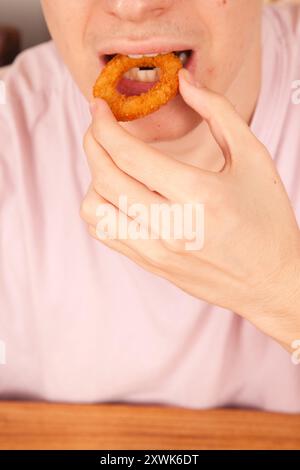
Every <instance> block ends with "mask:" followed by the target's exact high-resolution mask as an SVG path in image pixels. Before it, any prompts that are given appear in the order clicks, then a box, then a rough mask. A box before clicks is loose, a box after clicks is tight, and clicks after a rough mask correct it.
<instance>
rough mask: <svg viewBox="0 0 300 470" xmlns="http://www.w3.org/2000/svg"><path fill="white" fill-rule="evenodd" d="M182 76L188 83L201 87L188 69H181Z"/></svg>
mask: <svg viewBox="0 0 300 470" xmlns="http://www.w3.org/2000/svg"><path fill="white" fill-rule="evenodd" d="M180 73H181V75H182V76H183V78H184V79H185V80H186V81H187V82H188V83H190V84H191V85H193V86H195V87H199V86H200V85H199V83H198V82H197V81H196V80H195V77H194V76H193V75H192V74H191V72H189V70H187V69H181V71H180Z"/></svg>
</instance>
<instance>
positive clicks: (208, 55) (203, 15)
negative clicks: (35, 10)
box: [41, 0, 262, 141]
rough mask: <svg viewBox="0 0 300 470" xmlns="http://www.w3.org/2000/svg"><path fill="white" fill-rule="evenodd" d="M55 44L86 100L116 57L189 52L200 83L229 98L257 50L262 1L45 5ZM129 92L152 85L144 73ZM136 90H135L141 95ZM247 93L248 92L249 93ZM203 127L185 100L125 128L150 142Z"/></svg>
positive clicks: (118, 0)
mask: <svg viewBox="0 0 300 470" xmlns="http://www.w3.org/2000/svg"><path fill="white" fill-rule="evenodd" d="M41 1H42V6H43V9H44V13H45V17H46V20H47V22H48V26H49V29H50V32H51V34H52V37H53V39H54V41H55V43H56V45H57V47H58V49H59V51H60V53H61V55H62V57H63V59H64V61H65V63H66V64H67V66H68V67H69V69H70V71H71V73H72V75H73V77H74V79H75V81H76V82H77V84H78V86H79V87H80V89H81V91H82V93H83V94H84V96H85V97H86V98H87V99H88V100H90V99H91V98H92V89H93V85H94V83H95V81H96V78H97V77H98V75H99V73H100V71H101V69H102V68H103V67H104V65H105V63H106V62H107V60H108V59H109V58H110V56H111V55H113V54H116V53H122V54H143V53H145V54H146V53H152V52H153V53H158V52H170V51H176V52H178V53H179V52H183V51H185V55H184V54H183V55H181V57H182V59H183V61H184V65H185V67H187V68H188V69H189V70H190V71H191V72H192V74H193V75H194V77H195V78H196V80H197V81H198V82H200V83H201V84H203V85H205V86H207V87H208V88H210V89H212V90H214V91H217V92H219V93H222V94H225V95H226V93H227V92H228V90H229V89H230V87H231V86H232V85H233V83H234V81H235V80H236V78H237V77H238V75H239V73H240V71H241V70H242V68H243V67H244V66H245V63H246V61H247V60H248V58H249V55H250V54H253V49H254V48H255V47H257V45H258V43H259V39H260V38H259V31H260V20H261V6H262V0H251V1H249V0H64V1H61V0H41ZM131 78H134V80H132V82H133V83H132V84H128V82H127V89H126V93H130V91H131V92H132V91H134V90H135V92H136V89H143V87H147V86H149V84H148V85H145V83H143V84H136V82H137V81H140V80H145V79H146V80H153V75H152V77H151V74H150V75H149V74H145V73H140V72H139V73H138V74H137V75H135V76H134V77H133V76H132V77H131ZM135 87H137V88H135ZM245 93H247V90H245ZM199 122H200V118H199V116H197V115H196V114H195V112H194V111H192V110H191V108H189V107H188V106H187V105H186V104H185V103H184V101H183V100H182V98H181V96H180V95H178V96H177V97H176V98H175V99H173V100H172V101H171V102H169V103H168V104H167V105H166V106H163V107H162V108H161V109H160V110H159V111H157V112H156V113H154V114H152V115H150V116H147V117H145V118H143V119H140V120H137V121H133V122H130V123H126V124H123V125H124V126H125V127H126V128H127V129H128V130H130V131H131V132H132V133H133V134H135V135H137V136H139V137H141V138H143V139H144V140H147V141H155V140H171V139H175V138H179V137H181V136H183V135H185V134H186V133H187V132H189V131H190V130H192V129H193V128H194V127H195V126H196V125H198V124H199Z"/></svg>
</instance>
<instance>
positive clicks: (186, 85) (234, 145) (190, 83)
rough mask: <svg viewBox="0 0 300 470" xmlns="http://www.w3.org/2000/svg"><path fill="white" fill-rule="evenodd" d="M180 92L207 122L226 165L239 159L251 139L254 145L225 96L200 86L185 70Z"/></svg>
mask: <svg viewBox="0 0 300 470" xmlns="http://www.w3.org/2000/svg"><path fill="white" fill-rule="evenodd" d="M179 89H180V93H181V96H182V98H183V99H184V101H185V102H186V103H187V104H188V105H189V106H190V107H191V108H193V109H194V110H195V111H196V112H197V113H198V114H199V115H200V116H201V117H202V118H203V119H204V120H205V121H206V122H207V124H208V126H209V128H210V131H211V133H212V135H213V136H214V138H215V140H216V142H217V143H218V145H219V147H220V148H221V150H222V152H223V155H224V158H225V166H227V165H231V164H232V162H233V161H234V160H237V159H238V158H239V156H242V154H243V152H244V149H245V148H247V144H248V143H249V145H250V142H249V141H250V140H251V145H253V139H255V137H254V135H253V134H252V133H251V131H250V129H249V127H248V125H247V124H246V122H245V121H243V119H242V118H241V116H240V115H239V114H238V113H237V111H236V110H235V109H234V107H233V105H232V104H231V103H230V102H229V101H228V100H227V99H226V98H225V97H224V96H222V95H219V94H218V93H215V92H212V91H210V90H208V89H207V88H205V87H202V86H201V85H200V84H199V83H197V82H196V81H195V79H194V78H193V77H192V75H191V74H190V72H189V71H188V70H186V69H181V70H180V72H179Z"/></svg>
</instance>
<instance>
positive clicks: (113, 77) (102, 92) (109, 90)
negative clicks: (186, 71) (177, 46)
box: [93, 53, 182, 121]
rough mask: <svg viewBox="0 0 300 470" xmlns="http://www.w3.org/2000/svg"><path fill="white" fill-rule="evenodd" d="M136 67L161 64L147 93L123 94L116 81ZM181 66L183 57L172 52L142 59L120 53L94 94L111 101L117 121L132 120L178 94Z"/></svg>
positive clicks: (102, 73)
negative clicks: (158, 77)
mask: <svg viewBox="0 0 300 470" xmlns="http://www.w3.org/2000/svg"><path fill="white" fill-rule="evenodd" d="M135 67H153V68H155V67H158V68H159V69H160V80H159V81H158V82H157V83H156V84H155V85H154V86H153V87H152V88H151V89H150V90H149V91H148V92H147V93H142V94H140V95H135V96H126V95H122V94H121V93H119V92H118V90H117V85H118V83H119V81H120V80H121V78H122V76H123V75H124V74H125V73H126V72H128V70H130V69H132V68H135ZM181 68H182V63H181V61H180V59H179V58H178V57H177V56H176V55H175V54H173V53H170V54H164V55H158V56H156V57H143V58H141V59H132V58H130V57H128V56H125V55H120V54H118V55H116V56H115V57H114V58H113V59H112V60H110V61H109V62H108V63H107V65H106V66H105V67H104V69H103V70H102V72H101V74H100V76H99V77H98V79H97V81H96V83H95V86H94V89H93V94H94V97H95V98H102V99H104V100H105V101H106V102H107V103H108V104H109V106H110V108H111V110H112V112H113V114H114V115H115V117H116V119H117V120H118V121H133V120H135V119H139V118H142V117H144V116H147V115H148V114H151V113H154V112H155V111H157V110H158V109H159V108H160V107H161V106H163V105H165V104H167V103H168V102H169V101H170V100H171V99H172V98H174V97H175V96H176V95H177V93H178V88H179V79H178V72H179V70H180V69H181Z"/></svg>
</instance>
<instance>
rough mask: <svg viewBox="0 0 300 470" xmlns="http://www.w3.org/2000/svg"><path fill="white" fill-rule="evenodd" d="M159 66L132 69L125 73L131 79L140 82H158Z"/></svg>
mask: <svg viewBox="0 0 300 470" xmlns="http://www.w3.org/2000/svg"><path fill="white" fill-rule="evenodd" d="M159 72H160V71H159V68H155V69H153V70H140V69H139V68H133V69H130V70H129V71H128V72H126V73H125V74H124V77H125V78H128V79H129V80H137V81H139V82H156V81H158V80H159Z"/></svg>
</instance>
